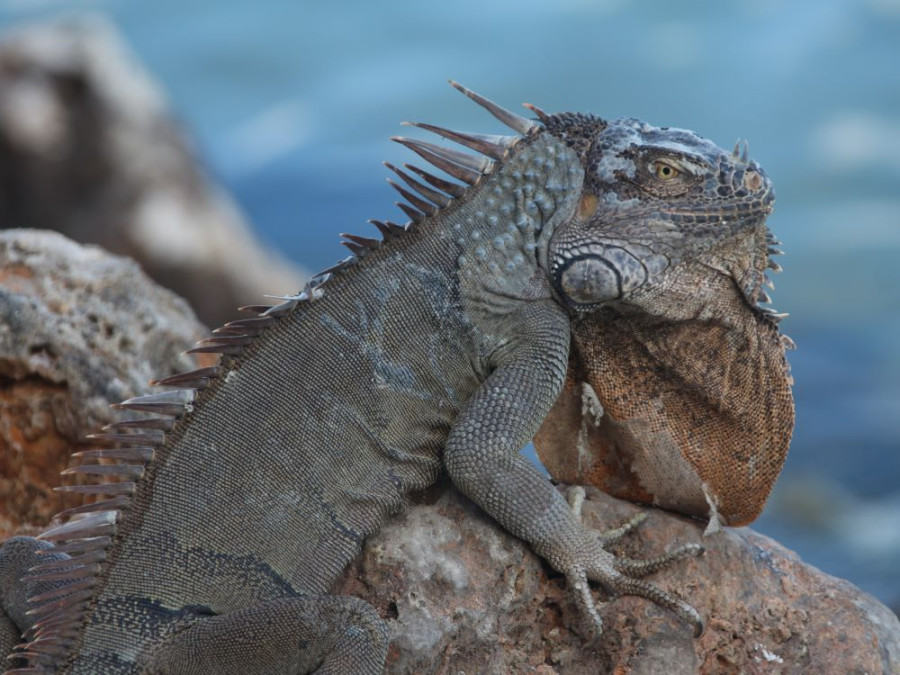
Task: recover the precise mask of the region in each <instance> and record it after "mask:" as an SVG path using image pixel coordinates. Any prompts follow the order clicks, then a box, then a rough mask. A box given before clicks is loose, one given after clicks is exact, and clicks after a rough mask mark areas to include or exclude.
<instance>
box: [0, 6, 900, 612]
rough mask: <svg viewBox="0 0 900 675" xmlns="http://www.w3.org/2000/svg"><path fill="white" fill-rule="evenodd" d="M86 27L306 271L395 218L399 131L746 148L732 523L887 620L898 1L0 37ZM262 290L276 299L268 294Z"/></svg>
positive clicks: (178, 22)
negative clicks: (840, 582)
mask: <svg viewBox="0 0 900 675" xmlns="http://www.w3.org/2000/svg"><path fill="white" fill-rule="evenodd" d="M76 9H91V10H94V11H95V12H97V13H100V14H102V15H105V16H107V17H108V18H110V19H111V20H112V21H113V22H114V23H115V24H116V25H117V26H118V28H119V29H120V30H121V31H122V33H123V34H124V36H125V38H126V40H127V41H128V42H129V43H130V44H131V46H132V48H133V50H134V51H135V52H136V54H137V55H138V57H139V58H140V60H141V61H142V62H143V63H144V64H145V65H146V66H147V67H148V68H149V70H150V71H151V72H152V73H153V74H154V75H155V77H157V78H158V79H159V80H160V81H161V83H162V85H163V86H164V87H165V88H166V90H167V93H168V95H169V96H170V97H171V100H172V102H173V106H174V107H175V109H176V112H177V114H178V115H179V116H180V118H181V119H182V120H183V122H184V124H185V125H186V126H187V127H188V129H189V130H190V132H191V133H192V134H193V135H194V138H195V141H196V145H197V149H198V153H199V154H200V156H201V157H202V158H203V160H204V161H205V162H206V163H207V165H208V167H209V170H210V172H211V173H212V174H214V175H215V176H216V177H217V178H218V179H219V180H220V181H222V182H223V183H224V184H225V185H226V186H227V187H228V188H229V189H230V190H231V191H232V192H233V194H234V195H235V196H236V198H237V200H238V201H239V203H240V204H241V205H242V206H243V208H244V209H245V211H246V213H247V214H248V216H249V218H250V219H251V221H252V222H253V223H255V225H256V226H257V227H258V228H259V230H260V231H261V232H262V234H263V236H264V237H265V238H266V239H268V240H269V242H271V243H273V244H275V245H276V246H278V247H279V248H280V249H282V250H283V251H285V252H286V253H287V254H288V255H289V256H291V257H293V258H294V259H296V260H297V261H299V262H301V263H302V264H303V265H305V266H306V267H307V268H309V269H311V270H315V269H320V268H323V267H326V266H328V265H330V264H331V263H333V262H334V261H335V260H337V259H338V258H340V257H343V255H344V254H345V251H344V249H343V248H342V247H340V246H339V245H338V243H337V233H338V232H342V231H350V232H357V233H363V234H366V233H368V232H369V230H370V229H371V228H370V227H369V226H368V225H366V224H365V221H366V219H368V218H381V217H394V218H396V219H400V218H401V217H402V214H401V213H400V212H399V211H398V210H397V209H396V207H394V206H393V201H394V196H393V194H392V192H393V191H392V190H390V189H389V188H388V187H387V186H386V185H385V184H384V179H385V177H386V176H387V171H386V170H385V169H384V168H383V167H382V166H381V161H382V160H389V161H392V162H399V161H404V160H405V161H408V160H409V153H407V152H405V151H404V150H402V149H401V148H400V147H399V146H396V145H395V144H393V143H390V142H389V141H388V140H387V137H388V136H389V135H391V134H395V133H397V132H398V131H400V128H399V127H398V123H399V122H400V121H401V120H404V119H411V120H423V121H430V122H435V123H439V124H444V125H447V126H450V127H451V128H461V129H469V130H478V131H486V132H490V131H499V127H498V126H497V125H496V124H493V123H492V121H491V120H489V119H488V118H487V117H488V116H487V115H486V114H484V113H483V112H482V111H481V110H480V109H478V108H477V107H476V106H474V105H472V104H471V103H469V102H468V101H467V100H466V99H464V98H463V97H462V96H460V95H459V94H457V93H455V92H454V91H453V90H452V89H450V88H449V87H448V86H447V84H446V79H447V78H448V77H452V78H454V79H457V80H459V81H461V82H463V83H464V84H466V85H467V86H469V87H472V88H474V89H476V90H477V91H479V92H481V93H484V94H486V95H487V96H489V97H491V98H493V99H495V100H497V101H498V102H500V103H502V104H503V105H506V106H508V107H515V106H517V104H518V103H519V102H521V101H523V100H526V101H530V102H533V103H535V104H537V105H539V106H541V107H543V108H545V109H547V110H549V111H558V110H578V111H590V112H594V113H597V114H599V115H601V116H604V117H618V116H636V117H641V118H644V119H646V120H647V121H650V122H653V123H656V124H660V125H671V126H681V127H687V128H690V129H695V130H696V131H698V132H700V133H701V134H703V135H704V136H707V137H709V138H711V139H713V140H715V141H716V142H718V143H719V144H720V145H722V146H724V147H730V145H731V144H733V143H734V141H735V139H737V138H738V137H741V138H747V139H749V140H750V144H751V155H752V156H753V157H754V158H756V159H757V160H758V161H759V162H760V163H761V164H762V165H763V166H764V167H765V168H766V170H767V172H768V173H769V175H770V176H772V178H773V180H774V181H775V184H776V188H777V192H778V206H777V210H776V213H775V214H774V216H773V217H772V218H771V219H770V225H771V227H772V228H773V229H774V230H775V232H776V234H777V235H778V236H779V237H780V238H781V239H782V240H783V242H784V248H785V250H786V251H787V252H788V255H787V257H786V258H784V259H783V260H782V263H783V265H784V267H785V272H784V273H783V274H781V275H778V276H777V277H776V278H775V282H776V284H777V289H776V291H775V293H774V297H775V300H776V306H777V307H778V308H779V310H781V311H788V312H790V313H791V317H790V318H789V319H787V320H786V322H785V323H784V324H783V325H784V327H785V330H786V332H788V333H789V334H790V335H791V336H792V337H793V338H794V339H795V341H796V342H797V345H798V350H797V351H796V352H792V353H791V355H790V358H791V362H792V366H793V372H794V376H795V378H796V383H797V384H796V388H795V394H796V399H797V429H796V434H795V440H794V443H793V446H792V449H791V453H790V456H789V457H788V461H787V465H786V467H785V470H784V474H783V475H782V478H781V479H780V480H779V483H778V485H777V487H776V491H775V494H774V496H773V499H772V501H771V502H770V504H769V506H768V509H767V512H766V514H765V515H764V516H763V517H762V518H761V519H760V520H759V521H758V522H757V523H756V524H755V525H754V527H756V528H757V529H759V530H761V531H763V532H765V533H767V534H770V535H772V536H774V537H776V538H777V539H779V540H780V541H781V542H782V543H783V544H785V545H786V546H788V547H790V548H793V549H795V550H797V551H798V552H799V553H800V554H801V555H802V556H803V558H804V559H805V560H807V561H808V562H811V563H813V564H815V565H817V566H818V567H820V568H822V569H824V570H826V571H828V572H830V573H832V574H836V575H838V576H842V577H845V578H847V579H850V580H851V581H853V582H854V583H856V584H857V585H859V586H861V587H862V588H863V589H865V590H867V591H869V592H871V593H873V594H875V595H876V596H878V597H879V598H881V599H882V600H883V601H885V602H887V603H888V604H890V605H891V606H893V607H894V608H895V609H898V608H900V562H898V561H900V189H898V188H900V0H793V1H790V2H789V1H788V0H739V1H735V2H727V3H725V2H722V3H709V2H700V1H699V0H694V1H688V2H682V3H671V2H662V1H658V0H654V1H647V0H644V1H642V2H638V1H637V0H557V1H556V2H537V1H536V0H516V1H515V2H509V1H497V2H493V3H487V2H474V1H473V0H459V1H457V2H454V3H424V2H418V3H415V2H399V1H382V2H365V1H363V0H346V1H344V2H340V3H337V2H335V3H325V2H309V1H300V2H298V1H297V0H277V1H276V0H257V1H256V2H252V3H250V2H241V1H239V0H193V1H192V2H189V3H185V2H180V1H179V2H176V1H174V0H154V2H139V1H138V0H106V1H102V0H97V1H95V2H87V1H79V0H0V27H5V26H9V25H12V24H15V23H19V22H23V21H29V20H34V19H38V18H45V17H49V16H58V15H60V14H63V13H71V12H72V11H74V10H76ZM272 290H273V292H283V291H291V290H295V289H272Z"/></svg>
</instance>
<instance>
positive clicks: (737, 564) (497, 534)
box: [339, 489, 900, 675]
mask: <svg viewBox="0 0 900 675" xmlns="http://www.w3.org/2000/svg"><path fill="white" fill-rule="evenodd" d="M436 494H437V497H436V499H435V497H434V496H432V498H431V499H430V500H428V501H430V502H431V503H420V504H417V505H415V506H413V507H412V508H411V509H410V510H408V511H407V512H405V513H403V514H401V515H400V516H398V517H397V518H395V519H394V520H393V521H392V522H391V523H389V524H388V526H387V527H385V528H384V529H383V530H382V531H381V532H380V533H379V534H377V535H375V536H374V537H373V538H371V539H370V540H369V542H368V543H367V544H366V547H365V552H364V555H363V557H362V559H361V560H360V561H358V562H357V563H356V564H355V565H354V566H353V567H352V568H351V569H350V570H349V571H348V573H347V575H346V576H345V578H344V580H343V581H342V582H341V584H340V586H339V590H341V591H343V592H353V593H356V594H358V595H361V596H362V597H364V598H366V599H367V600H369V601H370V602H372V604H374V605H375V606H376V607H377V608H378V610H379V612H380V613H381V614H382V616H384V617H386V618H388V619H391V626H392V630H393V635H394V638H393V641H392V645H391V650H390V656H389V668H388V672H391V673H457V672H466V673H623V674H624V673H644V674H653V673H660V674H662V673H665V674H667V675H669V674H673V673H696V672H700V673H900V621H898V619H897V617H896V616H895V615H894V614H893V613H891V612H890V610H888V608H887V607H885V606H883V605H881V604H880V603H879V602H878V601H877V600H875V599H874V598H872V597H871V596H869V595H867V594H865V593H863V592H862V591H860V590H859V589H857V588H855V587H854V586H853V585H851V584H850V583H848V582H846V581H842V580H840V579H835V578H834V577H830V576H828V575H826V574H824V573H822V572H820V571H819V570H817V569H815V568H814V567H811V566H809V565H806V564H804V563H803V562H802V561H801V560H800V559H799V558H798V557H797V556H796V555H795V554H794V553H792V552H790V551H788V550H786V549H784V548H783V547H781V546H779V545H778V544H777V543H775V542H774V541H772V540H771V539H768V538H767V537H764V536H762V535H759V534H757V533H755V532H753V531H751V530H749V529H746V528H741V529H727V530H724V531H722V532H719V533H717V534H714V535H712V536H710V537H706V538H704V537H703V536H702V532H703V526H702V525H701V524H700V523H697V522H694V521H690V520H688V519H685V518H681V517H678V516H673V515H670V514H667V513H664V512H661V511H655V510H649V513H650V517H649V518H648V520H647V522H646V523H645V524H644V525H642V526H641V528H640V529H639V530H638V531H637V533H635V534H633V535H631V536H630V537H629V538H628V539H627V540H626V541H625V542H624V543H623V544H621V546H622V550H620V551H617V553H620V554H623V555H627V556H629V557H652V556H654V555H657V554H659V553H661V552H662V551H663V550H665V549H666V548H670V547H673V546H677V545H681V544H685V543H689V542H700V543H702V544H703V545H704V546H706V547H707V552H706V553H705V554H704V555H703V556H702V557H701V558H698V559H690V560H687V561H683V562H680V563H678V564H676V565H675V566H674V567H672V568H670V569H668V570H666V571H664V572H660V573H658V574H656V575H655V576H654V577H652V581H653V582H654V583H656V584H657V585H659V586H660V587H661V588H663V589H664V590H666V591H669V592H672V593H674V594H677V595H680V596H681V597H683V598H685V599H686V600H688V601H689V602H691V603H692V604H693V605H694V607H695V608H696V609H697V610H698V611H699V612H700V614H701V615H702V616H703V617H704V618H705V620H706V630H705V632H704V633H703V635H702V636H701V637H700V638H699V639H696V640H695V639H694V638H693V637H692V636H691V631H690V628H689V627H688V626H686V625H684V624H683V623H681V622H680V621H679V620H678V619H677V618H676V617H675V616H673V615H671V614H669V613H668V612H666V611H664V610H662V609H660V608H659V607H657V606H655V605H653V604H652V603H650V602H648V601H646V600H643V599H641V598H635V597H622V598H618V599H614V600H612V601H610V602H608V603H606V604H604V605H603V606H602V608H601V615H602V616H603V621H604V633H603V635H602V636H601V637H600V638H599V640H596V641H594V642H590V641H587V640H585V638H584V636H583V635H582V634H580V633H579V630H580V629H579V628H577V627H578V626H580V625H581V619H580V617H579V616H578V615H577V612H576V610H575V607H574V605H573V603H572V602H571V597H570V594H569V591H568V589H567V588H566V585H565V583H564V579H562V578H561V577H560V576H559V575H557V574H556V573H554V572H553V571H552V570H550V569H549V568H548V567H547V566H546V565H544V564H542V563H541V562H540V561H539V560H538V559H537V558H536V557H535V556H534V555H533V554H531V553H530V551H529V550H528V549H527V547H525V546H524V545H523V544H522V543H520V542H519V541H517V540H515V539H513V538H512V537H510V536H509V535H508V534H506V533H505V532H503V531H501V530H500V529H499V528H498V527H497V526H496V525H494V524H493V523H492V522H491V521H490V520H489V519H488V518H486V517H485V516H484V515H483V514H482V512H481V511H480V510H479V509H478V508H476V507H475V506H474V505H473V504H471V503H470V502H469V501H467V500H466V499H464V498H462V497H460V496H459V495H458V494H457V493H456V492H455V491H453V490H446V491H443V492H441V491H437V492H436ZM589 497H590V500H589V501H588V502H587V503H586V504H585V509H584V512H585V517H586V519H587V522H588V523H590V524H592V525H593V526H595V527H599V526H601V524H602V526H604V527H608V526H612V525H614V524H617V523H619V522H621V521H623V520H625V519H627V518H628V517H630V516H631V515H633V514H634V513H635V512H636V511H637V510H638V509H639V507H636V506H634V505H632V504H628V503H626V502H621V501H618V500H615V499H613V498H612V497H609V496H607V495H604V494H603V493H600V492H598V491H596V490H593V489H591V490H589ZM573 627H576V629H575V630H573Z"/></svg>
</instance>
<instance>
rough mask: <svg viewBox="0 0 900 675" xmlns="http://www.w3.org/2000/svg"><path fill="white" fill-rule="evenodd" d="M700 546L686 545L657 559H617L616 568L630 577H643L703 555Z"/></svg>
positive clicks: (702, 549)
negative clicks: (686, 559)
mask: <svg viewBox="0 0 900 675" xmlns="http://www.w3.org/2000/svg"><path fill="white" fill-rule="evenodd" d="M704 550H706V549H704V548H703V547H702V546H701V545H700V544H685V545H684V546H679V547H678V548H676V549H675V550H674V551H669V552H668V553H666V554H664V555H661V556H657V557H656V558H616V561H615V563H614V565H615V568H616V569H617V570H619V571H620V572H622V573H623V574H627V575H628V576H630V577H643V576H646V575H648V574H652V573H653V572H657V571H659V570H661V569H664V568H666V567H668V566H669V565H671V564H672V563H674V562H677V561H678V560H681V559H683V558H688V557H696V556H699V555H702V553H703V551H704Z"/></svg>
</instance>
